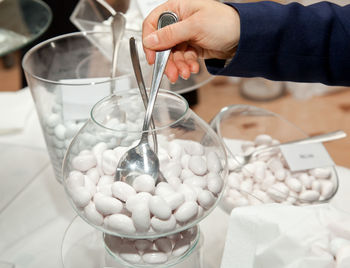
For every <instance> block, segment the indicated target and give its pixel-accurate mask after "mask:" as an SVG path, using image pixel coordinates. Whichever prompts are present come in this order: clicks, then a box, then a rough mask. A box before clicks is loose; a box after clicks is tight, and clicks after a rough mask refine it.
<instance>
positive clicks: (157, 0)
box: [137, 0, 190, 18]
mask: <svg viewBox="0 0 350 268" xmlns="http://www.w3.org/2000/svg"><path fill="white" fill-rule="evenodd" d="M189 1H190V0H189ZM165 2H166V0H137V4H138V5H139V8H140V11H141V14H142V16H143V18H146V17H147V16H148V14H149V13H150V12H151V11H152V10H153V9H154V8H156V7H157V6H159V5H160V4H163V3H165Z"/></svg>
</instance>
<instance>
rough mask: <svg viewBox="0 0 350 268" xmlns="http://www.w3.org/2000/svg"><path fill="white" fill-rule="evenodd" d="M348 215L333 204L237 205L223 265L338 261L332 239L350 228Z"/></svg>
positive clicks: (321, 265) (302, 265)
mask: <svg viewBox="0 0 350 268" xmlns="http://www.w3.org/2000/svg"><path fill="white" fill-rule="evenodd" d="M349 219H350V216H349V215H348V214H346V213H343V212H340V211H339V210H336V209H334V208H332V207H331V206H330V205H328V204H323V205H315V206H305V207H296V206H286V205H281V204H265V205H258V206H251V207H242V208H237V209H234V210H233V211H232V213H231V217H230V222H229V227H228V232H227V236H226V244H225V249H224V254H223V258H222V263H221V268H233V267H239V268H334V267H338V266H335V265H336V264H335V260H334V257H333V255H332V254H331V252H330V242H331V240H332V239H333V238H334V237H339V235H340V234H347V233H349V234H350V225H349ZM344 238H346V237H344ZM346 239H350V237H349V238H346ZM339 267H340V266H339Z"/></svg>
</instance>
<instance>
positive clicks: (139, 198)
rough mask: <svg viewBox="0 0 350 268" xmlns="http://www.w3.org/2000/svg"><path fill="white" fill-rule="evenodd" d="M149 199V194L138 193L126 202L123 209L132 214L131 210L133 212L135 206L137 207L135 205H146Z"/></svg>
mask: <svg viewBox="0 0 350 268" xmlns="http://www.w3.org/2000/svg"><path fill="white" fill-rule="evenodd" d="M150 197H151V194H150V193H147V192H141V193H138V194H136V195H132V196H130V197H129V198H128V200H127V201H126V203H125V207H126V209H127V210H129V211H130V212H133V210H134V208H135V206H137V204H139V203H145V204H148V202H149V199H150Z"/></svg>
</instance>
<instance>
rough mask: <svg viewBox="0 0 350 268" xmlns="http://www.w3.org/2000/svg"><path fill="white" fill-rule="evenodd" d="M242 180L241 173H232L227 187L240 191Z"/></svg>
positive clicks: (228, 178)
mask: <svg viewBox="0 0 350 268" xmlns="http://www.w3.org/2000/svg"><path fill="white" fill-rule="evenodd" d="M242 179H243V176H242V174H241V173H236V172H231V173H230V174H229V175H228V177H227V185H228V186H229V187H230V188H234V189H239V187H240V185H241V181H242Z"/></svg>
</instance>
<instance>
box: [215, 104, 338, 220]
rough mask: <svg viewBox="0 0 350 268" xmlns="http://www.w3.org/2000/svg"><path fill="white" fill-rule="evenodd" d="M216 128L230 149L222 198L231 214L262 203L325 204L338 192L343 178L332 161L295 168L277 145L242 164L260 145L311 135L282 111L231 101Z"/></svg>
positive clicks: (218, 119) (223, 109)
mask: <svg viewBox="0 0 350 268" xmlns="http://www.w3.org/2000/svg"><path fill="white" fill-rule="evenodd" d="M211 126H212V127H213V129H214V130H215V131H216V132H217V133H218V135H219V136H220V137H221V138H222V139H223V141H224V143H225V147H226V149H227V152H228V169H229V175H228V178H227V187H226V189H225V193H224V196H223V198H222V202H221V207H222V208H223V209H224V210H225V211H226V212H228V213H229V212H230V211H231V210H232V209H233V208H235V207H240V206H248V205H255V204H262V203H283V204H289V205H306V204H315V203H324V202H328V201H329V200H330V199H331V198H332V197H333V196H334V195H335V194H336V192H337V190H338V176H337V173H336V170H335V168H334V166H333V165H332V166H326V167H316V168H312V169H308V170H301V171H292V170H291V169H290V168H289V166H288V163H287V161H286V160H285V158H284V156H283V154H282V152H281V150H280V149H279V147H278V146H276V147H274V148H273V149H272V150H266V151H263V150H262V151H261V153H260V154H256V155H255V156H254V157H252V158H251V159H250V160H249V162H247V163H242V162H241V159H242V156H244V155H247V154H250V153H251V152H254V151H256V150H259V149H261V148H265V147H269V146H274V145H276V144H279V143H284V142H289V141H294V140H298V139H303V138H307V135H306V134H305V133H304V132H303V131H302V130H301V129H299V128H298V127H297V126H295V125H293V124H292V123H290V122H288V121H287V120H285V119H284V118H283V117H281V116H280V115H278V114H276V113H273V112H271V111H268V110H265V109H262V108H259V107H256V106H251V105H231V106H227V107H224V108H222V110H221V111H220V112H219V113H218V114H217V115H216V116H215V117H214V118H213V120H212V121H211Z"/></svg>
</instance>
